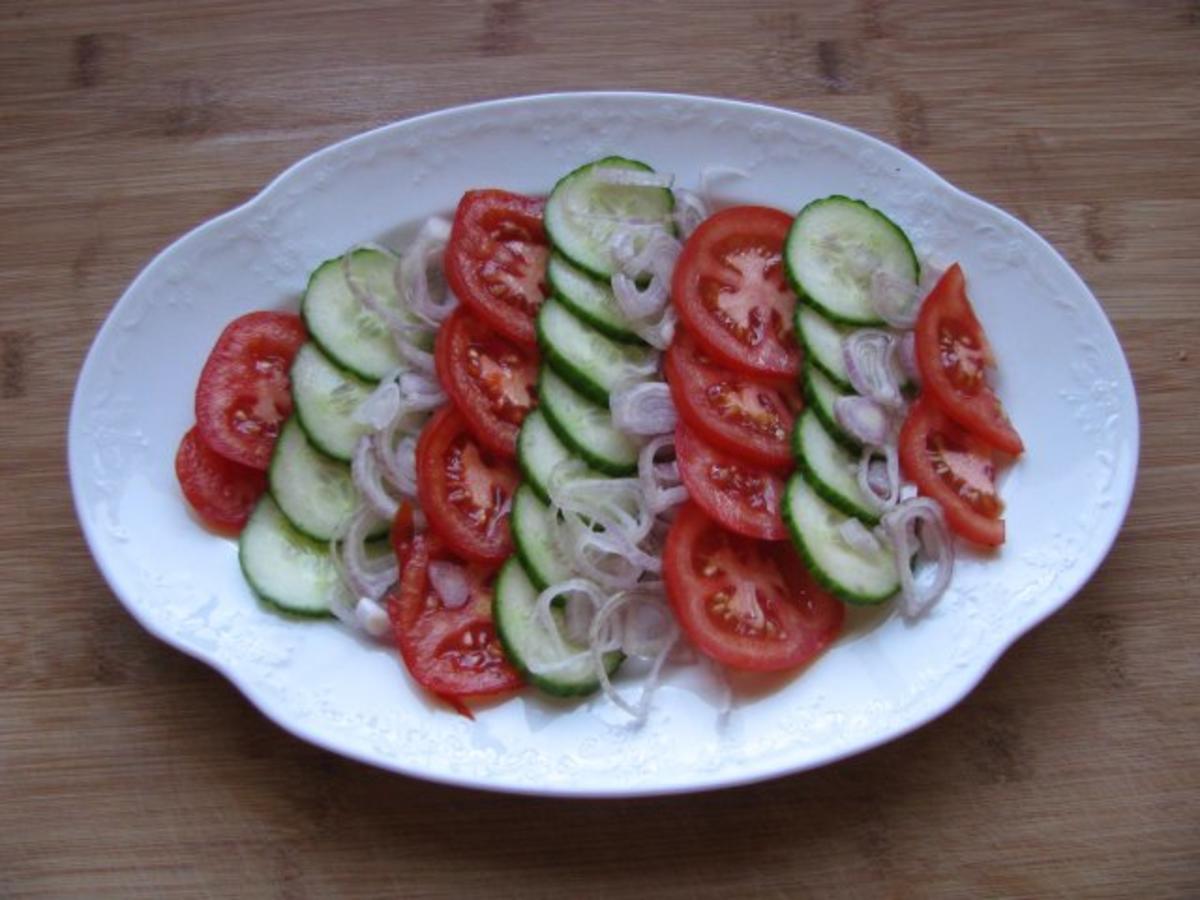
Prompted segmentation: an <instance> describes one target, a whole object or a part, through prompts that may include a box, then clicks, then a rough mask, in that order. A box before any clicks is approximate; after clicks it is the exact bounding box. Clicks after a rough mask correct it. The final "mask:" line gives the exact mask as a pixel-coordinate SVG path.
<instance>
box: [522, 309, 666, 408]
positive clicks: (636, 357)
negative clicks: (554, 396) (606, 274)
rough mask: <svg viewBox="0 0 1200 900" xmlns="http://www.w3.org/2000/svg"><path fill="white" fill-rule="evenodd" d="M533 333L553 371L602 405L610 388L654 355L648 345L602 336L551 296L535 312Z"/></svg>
mask: <svg viewBox="0 0 1200 900" xmlns="http://www.w3.org/2000/svg"><path fill="white" fill-rule="evenodd" d="M537 333H538V344H539V345H540V346H541V348H542V352H543V353H544V354H545V356H546V361H547V362H548V363H550V365H551V366H552V367H553V368H554V371H556V372H557V373H558V374H559V375H561V376H562V377H563V378H565V379H566V380H567V381H569V382H571V384H572V385H573V386H574V387H575V388H576V389H577V390H579V391H580V392H581V393H583V394H584V395H585V396H587V397H588V398H589V399H591V400H594V401H595V402H596V403H601V404H603V405H604V406H606V407H607V406H608V395H609V393H610V392H611V391H612V389H613V388H614V387H616V386H617V385H618V384H620V383H621V382H623V381H627V380H629V379H630V378H631V377H634V376H636V373H637V372H638V371H641V372H646V371H647V370H648V369H650V368H652V367H653V366H654V364H655V361H656V360H657V358H658V357H657V354H656V352H655V351H654V350H653V349H651V348H650V347H634V346H633V345H631V344H622V343H619V342H617V341H614V340H613V339H612V338H608V337H605V336H604V335H602V334H601V333H600V332H598V331H596V329H594V328H592V327H591V326H589V325H586V324H584V323H583V322H582V321H581V320H579V319H578V318H576V317H575V316H574V315H573V314H572V313H570V312H568V311H567V308H566V307H565V306H563V305H562V304H561V303H559V302H558V301H557V300H553V299H551V300H547V301H546V302H544V303H543V304H542V308H541V309H540V310H539V311H538V317H537Z"/></svg>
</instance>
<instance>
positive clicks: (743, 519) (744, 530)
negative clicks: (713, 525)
mask: <svg viewBox="0 0 1200 900" xmlns="http://www.w3.org/2000/svg"><path fill="white" fill-rule="evenodd" d="M675 458H676V460H677V461H678V463H679V476H680V478H681V479H682V480H683V483H684V485H685V486H686V487H687V490H688V495H689V496H690V497H691V498H692V501H693V502H694V503H695V504H696V505H697V506H699V507H700V508H701V509H702V510H704V512H705V513H706V514H708V516H709V517H710V518H712V519H713V520H714V521H715V522H717V523H718V524H719V525H722V526H723V527H725V528H728V529H729V530H730V531H733V532H736V533H738V534H743V535H745V536H746V537H752V538H759V539H760V540H765V541H782V540H786V539H787V536H788V531H787V527H786V526H785V525H784V524H783V516H782V515H781V513H780V503H781V501H782V499H783V489H784V484H783V478H782V477H781V476H780V475H779V474H778V473H777V472H773V471H771V470H770V469H765V468H763V467H761V466H756V465H753V464H752V463H747V462H745V461H744V460H742V459H739V458H738V457H737V456H735V455H734V454H731V453H725V452H722V451H720V450H717V449H716V448H715V447H712V446H710V445H709V444H706V443H705V442H704V441H703V440H701V438H700V437H699V436H698V435H697V434H696V433H695V432H693V431H692V430H691V429H690V428H688V427H687V426H686V425H684V424H682V423H680V425H679V426H678V427H677V428H676V429H675Z"/></svg>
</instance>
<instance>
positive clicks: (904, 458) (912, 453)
mask: <svg viewBox="0 0 1200 900" xmlns="http://www.w3.org/2000/svg"><path fill="white" fill-rule="evenodd" d="M946 450H949V451H951V452H953V453H954V454H955V455H954V457H953V460H954V465H953V466H948V465H947V464H946V460H945V457H944V456H943V455H942V454H944V453H945V452H946ZM900 466H901V468H902V469H903V470H904V474H905V475H906V476H907V477H908V478H909V479H911V480H912V481H913V482H915V483H916V485H917V489H918V490H919V491H920V492H921V493H922V494H923V495H925V496H926V497H930V498H932V499H934V500H936V501H937V502H938V504H939V505H940V506H941V507H942V512H943V513H944V514H945V516H946V524H947V525H949V526H950V529H951V530H952V531H953V532H954V533H955V534H957V535H959V536H960V537H963V538H966V539H967V540H968V541H973V542H974V543H976V544H983V545H984V546H986V547H999V546H1000V545H1001V544H1003V543H1004V520H1003V519H1001V518H1000V512H1001V509H1002V507H1001V504H1000V500H999V497H998V496H997V494H996V491H995V484H994V482H993V481H992V479H993V478H994V470H995V464H994V462H993V460H992V449H991V447H989V446H988V445H987V444H986V443H984V442H983V441H982V440H980V439H979V438H977V437H975V436H974V434H972V433H971V432H969V431H967V430H966V429H964V428H962V427H961V426H960V425H958V424H957V423H956V422H955V421H954V420H952V419H951V418H949V417H948V416H947V415H945V413H943V412H942V410H941V409H940V408H939V407H938V405H937V404H936V403H934V402H933V401H932V400H931V399H930V398H929V397H928V396H927V395H925V394H922V395H921V396H920V397H918V398H917V401H916V402H915V403H914V404H913V405H912V407H911V408H910V409H909V411H908V416H907V417H906V418H905V420H904V425H903V426H901V428H900ZM939 470H941V474H940V473H939ZM955 472H958V473H961V474H965V475H967V476H968V482H969V483H971V484H973V485H974V486H975V487H976V490H975V496H974V497H972V495H971V492H970V490H969V488H968V487H966V484H967V482H964V484H960V485H955V484H954V483H952V482H951V481H950V480H948V479H947V477H943V475H944V474H948V475H949V477H950V478H955V477H956V476H955V475H954V474H953V473H955ZM959 480H961V479H959Z"/></svg>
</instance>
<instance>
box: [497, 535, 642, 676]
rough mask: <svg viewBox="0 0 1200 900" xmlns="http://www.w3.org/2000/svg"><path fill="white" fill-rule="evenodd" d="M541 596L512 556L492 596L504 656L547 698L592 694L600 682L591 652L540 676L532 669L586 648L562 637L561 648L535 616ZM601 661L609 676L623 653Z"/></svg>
mask: <svg viewBox="0 0 1200 900" xmlns="http://www.w3.org/2000/svg"><path fill="white" fill-rule="evenodd" d="M539 593H540V592H539V591H538V589H537V588H536V587H535V586H534V583H533V582H532V581H531V580H530V578H529V575H528V573H527V572H526V571H525V568H524V566H522V565H521V561H520V560H519V559H518V558H517V557H515V556H513V557H510V558H509V560H508V562H506V563H505V564H504V567H503V568H502V569H501V570H500V575H499V577H498V578H497V579H496V593H495V596H494V598H493V599H492V614H493V618H494V619H495V622H496V633H497V635H498V636H499V637H500V642H501V644H502V645H503V646H504V652H505V654H506V655H507V656H508V658H509V661H510V662H512V664H513V665H514V666H516V667H517V668H518V669H519V670H520V671H521V672H522V673H523V674H524V675H525V677H526V678H527V679H528V680H529V681H530V682H532V683H533V684H534V685H536V686H537V687H539V688H540V689H541V690H543V691H545V692H546V693H548V694H554V695H556V696H559V697H573V696H579V695H582V694H590V693H592V692H594V691H595V690H596V689H597V688H599V687H600V680H599V677H598V675H597V673H596V670H595V668H594V667H593V665H592V657H591V654H586V655H583V656H581V657H580V658H579V659H578V660H576V661H575V662H572V663H570V664H569V665H565V666H563V667H561V668H555V669H553V670H552V671H550V672H544V671H543V672H542V673H541V674H538V673H536V672H534V671H532V669H534V668H543V667H545V666H546V665H547V664H553V663H556V662H565V661H567V660H569V659H570V658H571V657H573V656H577V655H579V654H583V653H584V651H585V650H586V648H585V647H582V646H579V645H578V644H572V643H570V642H568V641H567V639H566V638H565V637H563V640H562V644H563V646H562V647H561V649H560V648H559V646H558V645H557V644H556V643H555V641H554V639H553V637H552V636H551V635H549V634H548V633H547V632H546V630H545V628H544V627H543V625H542V623H541V622H540V621H539V620H538V618H537V614H536V610H537V598H538V594H539ZM551 615H552V616H554V618H555V621H556V623H557V624H558V627H559V633H560V634H562V616H563V614H562V612H561V610H558V609H554V610H551ZM602 660H603V665H604V668H605V670H606V671H607V672H608V673H609V674H610V675H611V674H612V673H613V672H615V671H616V669H617V667H618V666H620V665H621V662H622V661H623V660H624V655H623V654H622V653H620V652H618V651H613V652H611V653H606V654H604V656H603V657H602Z"/></svg>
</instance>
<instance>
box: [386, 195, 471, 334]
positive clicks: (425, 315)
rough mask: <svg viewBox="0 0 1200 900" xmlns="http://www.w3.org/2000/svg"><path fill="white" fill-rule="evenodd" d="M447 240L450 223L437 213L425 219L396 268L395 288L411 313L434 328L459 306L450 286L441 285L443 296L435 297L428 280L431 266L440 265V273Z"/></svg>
mask: <svg viewBox="0 0 1200 900" xmlns="http://www.w3.org/2000/svg"><path fill="white" fill-rule="evenodd" d="M449 239H450V223H449V222H447V221H446V220H445V219H441V218H438V217H436V216H435V217H434V218H431V219H427V220H426V221H425V224H424V225H422V226H421V230H420V231H418V232H417V236H416V238H414V240H413V242H412V244H411V245H410V246H409V248H408V250H406V251H405V252H404V255H403V256H402V257H401V258H400V264H399V265H398V266H397V267H396V273H395V282H396V291H397V292H398V293H399V295H400V296H401V297H402V298H404V301H405V303H406V305H407V306H408V309H409V310H410V311H411V312H412V314H413V315H415V316H416V317H417V318H419V319H420V320H421V321H423V322H425V323H426V324H428V325H429V326H431V327H433V328H436V327H437V326H438V325H440V324H441V323H442V322H444V321H445V320H446V318H447V317H448V316H449V315H450V313H452V312H453V311H454V308H455V307H456V306H457V305H458V298H457V297H455V296H454V294H453V292H451V291H450V289H449V288H445V287H443V291H442V296H441V297H440V298H435V297H434V296H433V290H432V288H431V286H430V283H429V281H430V279H429V270H430V268H431V267H439V268H438V271H439V273H440V264H441V259H442V254H443V253H444V252H445V250H446V243H447V241H449Z"/></svg>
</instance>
